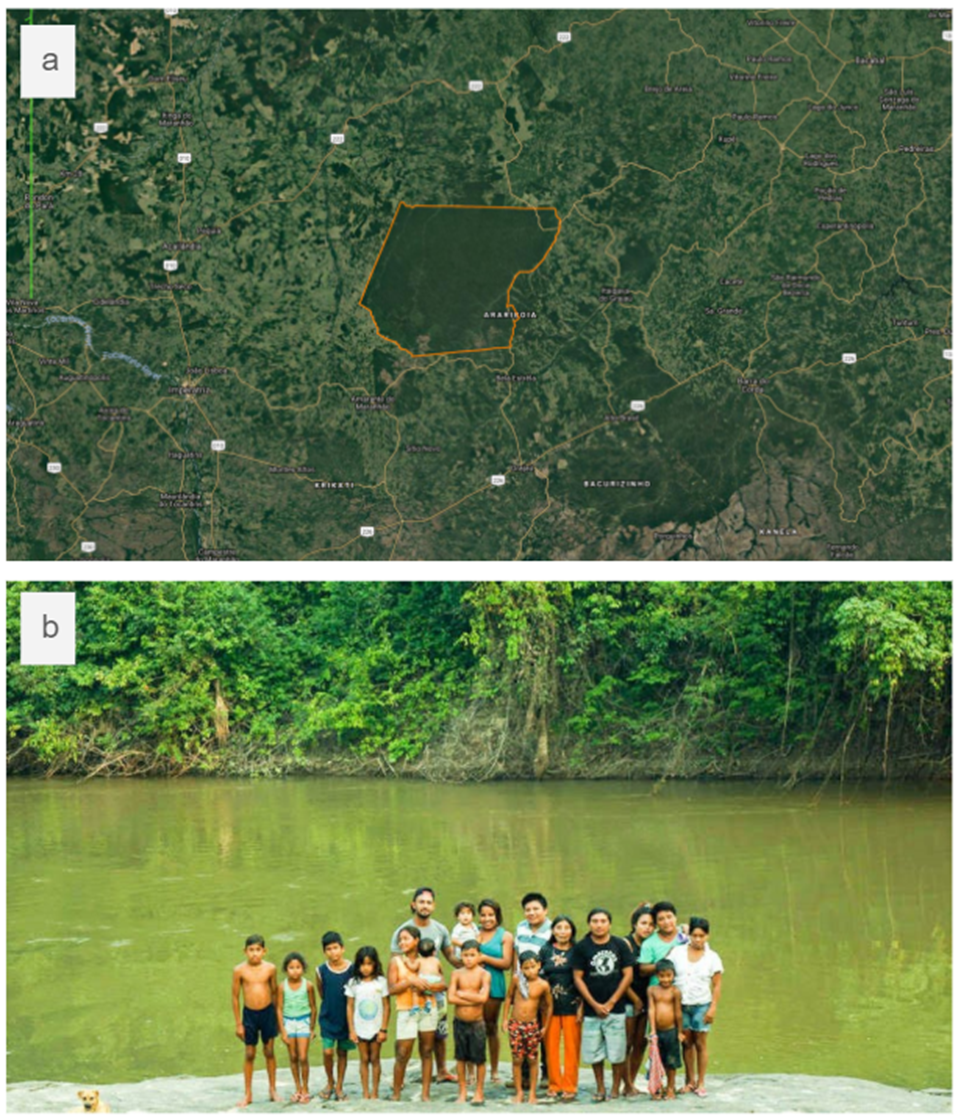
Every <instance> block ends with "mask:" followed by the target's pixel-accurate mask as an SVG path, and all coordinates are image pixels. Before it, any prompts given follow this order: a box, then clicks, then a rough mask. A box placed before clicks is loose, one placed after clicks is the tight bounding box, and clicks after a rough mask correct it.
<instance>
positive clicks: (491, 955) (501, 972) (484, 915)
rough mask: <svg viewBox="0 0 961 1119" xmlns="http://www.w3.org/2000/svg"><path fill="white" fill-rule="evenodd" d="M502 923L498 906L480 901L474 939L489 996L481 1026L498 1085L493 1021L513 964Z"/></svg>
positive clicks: (510, 942)
mask: <svg viewBox="0 0 961 1119" xmlns="http://www.w3.org/2000/svg"><path fill="white" fill-rule="evenodd" d="M502 921H503V915H502V913H501V907H500V905H498V903H497V902H496V901H494V900H493V898H484V900H483V901H482V902H481V903H480V905H479V906H478V907H477V923H478V925H480V933H479V934H478V937H477V940H478V942H479V943H480V946H481V963H482V964H483V965H484V967H485V969H486V970H487V971H488V972H489V974H490V977H491V991H490V996H489V997H488V999H487V1002H485V1003H484V1027H485V1029H486V1030H487V1046H488V1050H489V1055H490V1062H491V1074H490V1079H491V1083H492V1084H500V1082H501V1079H500V1077H499V1076H498V1075H497V1062H498V1061H499V1059H500V1050H501V1041H500V1034H499V1033H498V1032H497V1020H498V1017H499V1015H500V1009H501V1003H502V1002H503V1001H504V996H505V995H506V994H507V973H508V972H509V971H510V969H511V965H512V964H513V962H514V937H513V936H512V935H511V934H510V933H509V932H508V931H507V930H506V929H505V928H503V927H502V925H501V922H502Z"/></svg>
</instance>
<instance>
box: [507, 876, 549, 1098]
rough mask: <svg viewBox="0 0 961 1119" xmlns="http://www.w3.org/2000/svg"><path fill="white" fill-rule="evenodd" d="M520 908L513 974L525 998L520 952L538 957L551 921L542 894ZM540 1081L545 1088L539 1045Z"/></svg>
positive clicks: (527, 899) (544, 1066) (524, 1074)
mask: <svg viewBox="0 0 961 1119" xmlns="http://www.w3.org/2000/svg"><path fill="white" fill-rule="evenodd" d="M521 908H522V909H523V910H524V920H523V921H521V923H520V924H519V925H518V926H517V930H516V932H515V933H514V972H515V974H516V975H517V982H518V985H519V986H520V989H521V994H522V996H523V997H524V998H527V980H526V979H525V978H524V975H523V973H522V972H521V967H520V958H521V953H522V952H534V953H535V954H536V955H538V956H540V951H541V948H543V947H544V945H545V944H550V942H551V919H550V917H548V915H547V898H546V897H544V895H543V894H538V893H536V892H535V893H529V894H525V895H524V896H523V897H522V898H521ZM529 1075H530V1074H529V1070H528V1065H527V1062H526V1061H525V1063H524V1066H523V1071H522V1083H523V1088H524V1091H525V1092H526V1091H527V1088H528V1083H527V1078H528V1076H529ZM541 1081H542V1082H543V1083H542V1087H544V1088H546V1087H547V1086H548V1083H547V1051H546V1050H545V1048H544V1046H543V1045H541Z"/></svg>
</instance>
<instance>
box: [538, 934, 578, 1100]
mask: <svg viewBox="0 0 961 1119" xmlns="http://www.w3.org/2000/svg"><path fill="white" fill-rule="evenodd" d="M576 935H577V929H576V928H575V927H574V922H573V921H572V920H571V919H570V917H565V916H563V915H561V916H560V917H555V918H554V924H553V926H552V928H551V939H550V943H549V944H545V945H544V947H543V948H542V949H541V951H540V957H541V976H542V977H543V978H544V979H546V980H547V982H548V983H549V984H550V987H551V995H552V996H553V998H554V1014H553V1016H552V1017H551V1021H550V1025H549V1026H548V1028H547V1036H546V1037H545V1038H544V1050H545V1052H546V1054H547V1080H548V1087H547V1098H548V1099H549V1100H556V1099H562V1100H564V1101H565V1102H570V1101H571V1100H576V1099H577V1067H578V1065H579V1064H580V1061H581V1022H582V1020H583V1017H584V1004H583V1002H582V1001H581V997H580V995H579V994H578V993H577V988H576V987H575V986H574V967H573V963H572V960H571V957H572V955H573V952H574V938H575V937H576ZM562 1040H563V1043H564V1064H563V1068H562V1067H561V1041H562Z"/></svg>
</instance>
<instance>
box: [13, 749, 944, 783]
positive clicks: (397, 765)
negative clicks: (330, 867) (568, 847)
mask: <svg viewBox="0 0 961 1119" xmlns="http://www.w3.org/2000/svg"><path fill="white" fill-rule="evenodd" d="M7 777H8V778H11V777H15V778H27V779H31V778H32V779H37V778H42V779H43V780H45V781H46V780H50V779H51V778H53V777H61V778H66V779H72V780H77V781H87V780H89V779H91V778H116V777H135V778H143V777H147V778H161V779H164V780H167V779H169V778H172V777H173V778H181V777H201V778H208V777H209V778H224V777H229V778H233V777H245V778H246V777H256V778H271V777H281V778H283V777H318V778H328V777H344V778H371V777H374V778H377V777H386V778H388V779H390V780H406V781H425V782H429V783H433V784H438V785H477V784H490V783H494V782H498V781H531V782H533V781H534V780H535V774H534V772H533V760H532V758H531V757H529V756H528V755H527V754H525V753H524V752H522V751H521V752H513V753H511V752H509V751H506V750H505V751H497V752H493V753H492V752H490V751H486V750H480V749H472V748H469V744H464V743H458V744H457V746H456V748H452V747H451V745H450V743H441V744H439V745H438V746H436V747H433V746H431V747H428V748H427V749H426V750H424V751H423V753H422V754H421V755H419V756H418V757H417V758H414V759H407V760H398V761H391V760H390V758H389V757H388V755H387V753H386V752H385V751H377V752H373V753H370V754H354V753H351V752H350V751H346V750H345V751H337V752H331V753H322V754H317V755H310V754H302V753H296V752H294V753H290V752H287V751H282V750H277V751H268V750H265V749H264V748H262V747H260V746H246V747H240V748H238V749H234V750H231V751H223V752H220V753H218V752H210V753H204V754H203V755H202V756H201V755H197V756H187V757H183V756H181V757H178V758H174V757H172V756H170V755H158V754H156V753H155V752H154V751H153V750H152V748H151V747H149V746H144V747H142V748H129V747H128V748H125V749H117V750H111V749H103V748H100V747H98V748H97V749H93V748H89V749H87V750H85V751H80V752H76V753H74V754H72V755H70V756H67V755H61V756H58V757H56V758H55V759H53V760H52V761H49V760H45V761H41V760H39V759H38V758H36V757H34V756H32V755H31V754H29V753H28V752H25V751H24V750H23V749H18V750H14V751H12V752H10V753H8V755H7ZM536 780H537V781H539V782H541V783H549V782H552V781H658V782H662V781H669V780H672V781H775V782H777V783H778V784H780V785H783V786H784V787H786V788H791V787H793V786H794V785H796V784H800V783H805V782H831V783H832V784H842V785H843V784H848V783H851V782H858V781H869V782H873V781H878V782H880V781H889V782H893V781H907V780H913V781H923V782H930V783H931V784H943V785H950V783H951V758H950V755H948V756H940V755H937V754H930V755H926V754H921V753H919V754H914V755H912V756H911V757H910V758H907V759H903V760H902V759H897V758H893V759H892V760H891V762H890V765H889V766H888V772H887V774H886V775H885V774H884V773H883V771H882V766H881V762H880V761H879V760H878V758H877V757H875V756H874V755H873V754H863V753H853V754H850V755H847V756H845V755H843V754H842V752H841V751H840V750H833V751H832V750H817V751H809V752H803V753H799V754H797V756H787V757H786V756H783V755H781V754H779V753H777V752H775V751H772V752H770V753H767V754H753V753H748V754H745V755H743V756H741V755H737V754H730V755H727V756H720V755H718V754H716V753H713V752H711V751H709V750H703V749H698V748H697V746H696V744H687V745H685V746H682V747H672V748H668V749H666V750H661V751H658V750H654V749H647V750H641V751H639V752H637V753H631V754H626V755H618V754H612V753H610V752H604V751H596V752H592V751H581V750H580V749H578V748H577V747H576V746H573V745H570V744H566V745H564V746H558V747H557V748H556V749H555V750H554V752H553V754H552V756H551V761H550V763H549V765H548V766H547V768H546V769H545V770H544V772H543V773H540V774H539V776H537V777H536Z"/></svg>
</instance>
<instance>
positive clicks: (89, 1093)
mask: <svg viewBox="0 0 961 1119" xmlns="http://www.w3.org/2000/svg"><path fill="white" fill-rule="evenodd" d="M77 1095H78V1096H79V1097H80V1102H81V1103H82V1104H83V1107H72V1108H71V1109H70V1110H71V1112H76V1111H109V1110H110V1104H109V1103H107V1102H106V1100H102V1099H101V1098H100V1093H99V1092H98V1091H97V1089H96V1088H81V1090H80V1091H79V1092H78V1093H77Z"/></svg>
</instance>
